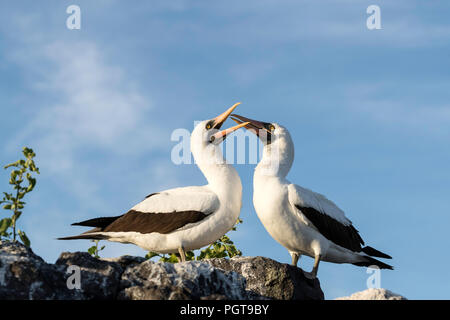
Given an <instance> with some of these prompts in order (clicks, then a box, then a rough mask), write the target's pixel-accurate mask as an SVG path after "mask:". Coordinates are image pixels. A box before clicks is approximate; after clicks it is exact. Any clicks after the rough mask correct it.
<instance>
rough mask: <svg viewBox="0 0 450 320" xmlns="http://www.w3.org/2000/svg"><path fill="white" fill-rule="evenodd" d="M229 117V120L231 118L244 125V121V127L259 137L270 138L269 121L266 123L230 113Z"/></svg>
mask: <svg viewBox="0 0 450 320" xmlns="http://www.w3.org/2000/svg"><path fill="white" fill-rule="evenodd" d="M231 117H232V118H231V120H233V121H234V122H236V123H238V124H240V125H244V123H245V125H244V127H245V129H248V130H250V131H251V132H253V133H254V134H256V135H257V136H258V137H259V138H261V137H262V136H265V137H267V138H270V136H271V135H272V133H271V132H270V130H269V129H268V128H269V127H270V123H268V122H262V121H258V120H253V119H249V118H246V117H243V116H240V115H238V114H232V115H231Z"/></svg>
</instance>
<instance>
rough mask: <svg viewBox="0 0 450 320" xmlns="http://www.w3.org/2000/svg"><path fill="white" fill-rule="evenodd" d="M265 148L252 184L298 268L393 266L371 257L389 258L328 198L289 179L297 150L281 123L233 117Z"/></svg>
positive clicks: (262, 213)
mask: <svg viewBox="0 0 450 320" xmlns="http://www.w3.org/2000/svg"><path fill="white" fill-rule="evenodd" d="M233 116H234V118H233V120H235V121H236V122H237V123H243V122H244V121H247V122H249V124H248V125H246V126H245V127H246V128H247V129H249V130H251V131H252V132H254V133H255V134H257V135H258V136H259V137H260V139H261V140H262V142H263V145H264V150H263V156H262V159H261V161H260V162H259V164H258V165H257V167H256V169H255V173H254V178H253V205H254V207H255V210H256V213H257V215H258V217H259V219H260V220H261V222H262V223H263V225H264V227H265V228H266V230H267V231H268V233H269V234H270V235H271V236H272V237H273V238H274V239H275V240H276V241H278V242H279V243H280V244H281V245H282V246H284V247H285V248H286V249H287V250H288V251H289V253H290V254H291V256H292V264H293V265H297V262H298V259H299V257H300V256H301V255H302V254H304V255H307V256H310V257H313V258H314V259H315V264H314V268H313V271H312V272H311V273H309V274H308V275H310V276H312V277H315V276H316V274H317V270H318V266H319V261H321V260H323V261H328V262H334V263H352V264H355V265H359V266H370V265H377V266H379V267H380V268H387V269H392V267H391V266H389V265H387V264H385V263H383V262H381V261H378V260H376V259H374V258H372V257H371V256H376V257H382V258H390V257H389V256H388V255H386V254H384V253H382V252H379V251H378V250H375V249H373V248H371V247H362V245H363V244H364V241H363V240H362V238H361V237H360V236H359V233H358V231H357V230H356V229H355V228H354V227H353V225H352V222H351V221H350V220H349V219H348V218H347V217H346V216H345V214H344V212H343V211H342V210H341V209H340V208H339V207H337V206H336V204H334V203H333V202H332V201H330V200H328V199H327V198H326V197H325V196H324V195H322V194H319V193H316V192H313V191H311V190H309V189H306V188H303V187H300V186H298V185H296V184H293V183H291V182H290V181H289V180H287V179H286V175H287V174H288V172H289V170H290V168H291V166H292V163H293V160H294V144H293V142H292V139H291V136H290V134H289V131H288V130H287V129H286V128H284V127H283V126H281V125H279V124H276V123H266V122H260V121H256V120H252V119H248V118H245V117H242V116H239V115H233Z"/></svg>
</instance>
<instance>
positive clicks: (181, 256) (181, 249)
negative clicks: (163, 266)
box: [178, 246, 186, 262]
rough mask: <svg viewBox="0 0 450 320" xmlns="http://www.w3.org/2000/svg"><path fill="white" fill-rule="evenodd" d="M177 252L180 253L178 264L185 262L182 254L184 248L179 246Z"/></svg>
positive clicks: (184, 255) (184, 254)
mask: <svg viewBox="0 0 450 320" xmlns="http://www.w3.org/2000/svg"><path fill="white" fill-rule="evenodd" d="M178 252H179V253H180V258H181V261H179V262H185V261H186V253H185V252H184V248H183V247H182V246H181V247H179V248H178Z"/></svg>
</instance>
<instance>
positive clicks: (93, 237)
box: [57, 233, 108, 240]
mask: <svg viewBox="0 0 450 320" xmlns="http://www.w3.org/2000/svg"><path fill="white" fill-rule="evenodd" d="M79 239H89V240H106V239H108V237H107V236H105V235H102V234H89V233H82V234H80V235H78V236H71V237H63V238H57V240H79Z"/></svg>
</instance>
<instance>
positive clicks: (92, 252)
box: [87, 240, 105, 258]
mask: <svg viewBox="0 0 450 320" xmlns="http://www.w3.org/2000/svg"><path fill="white" fill-rule="evenodd" d="M99 241H100V240H92V242H95V244H94V245H93V246H92V247H90V248H89V249H88V250H87V252H89V254H90V255H91V256H93V257H94V258H100V256H99V255H98V253H99V252H100V251H102V250H103V249H105V246H102V247H101V248H99V247H98V243H99Z"/></svg>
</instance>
